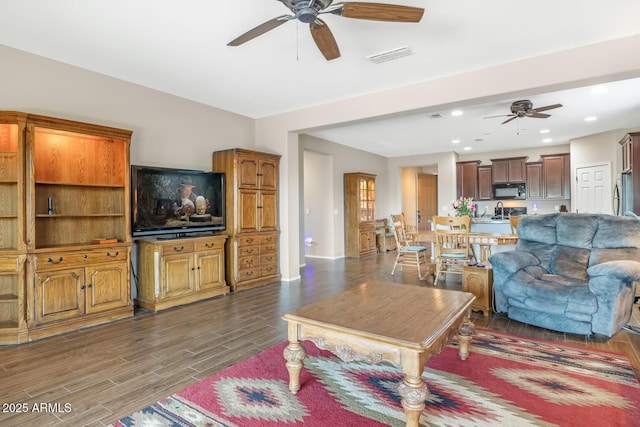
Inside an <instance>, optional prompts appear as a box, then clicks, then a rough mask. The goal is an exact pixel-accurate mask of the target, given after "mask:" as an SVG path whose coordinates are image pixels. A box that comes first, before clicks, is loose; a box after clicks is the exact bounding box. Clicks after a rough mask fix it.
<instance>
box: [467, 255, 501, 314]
mask: <svg viewBox="0 0 640 427" xmlns="http://www.w3.org/2000/svg"><path fill="white" fill-rule="evenodd" d="M462 291H463V292H471V293H472V294H473V295H475V296H476V299H475V301H473V304H471V309H472V310H476V311H481V312H482V314H483V315H484V316H488V315H490V314H491V312H492V311H493V309H492V304H493V270H492V269H491V268H481V267H476V266H464V267H463V270H462Z"/></svg>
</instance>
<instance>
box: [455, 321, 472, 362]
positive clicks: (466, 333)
mask: <svg viewBox="0 0 640 427" xmlns="http://www.w3.org/2000/svg"><path fill="white" fill-rule="evenodd" d="M475 333H476V327H475V325H474V324H473V322H471V320H470V319H469V317H467V318H466V319H464V321H463V322H462V324H461V325H460V328H459V329H458V346H459V347H460V350H459V354H460V359H462V360H467V357H469V343H470V342H471V336H472V335H473V334H475Z"/></svg>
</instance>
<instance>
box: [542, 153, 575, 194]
mask: <svg viewBox="0 0 640 427" xmlns="http://www.w3.org/2000/svg"><path fill="white" fill-rule="evenodd" d="M540 157H541V158H542V179H543V198H544V199H548V200H563V199H570V198H571V166H570V157H569V154H552V155H543V156H540Z"/></svg>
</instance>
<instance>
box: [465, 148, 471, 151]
mask: <svg viewBox="0 0 640 427" xmlns="http://www.w3.org/2000/svg"><path fill="white" fill-rule="evenodd" d="M463 150H464V151H469V150H471V147H464V148H463Z"/></svg>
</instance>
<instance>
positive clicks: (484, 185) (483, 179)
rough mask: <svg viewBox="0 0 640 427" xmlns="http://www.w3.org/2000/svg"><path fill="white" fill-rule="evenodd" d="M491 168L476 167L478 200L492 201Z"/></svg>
mask: <svg viewBox="0 0 640 427" xmlns="http://www.w3.org/2000/svg"><path fill="white" fill-rule="evenodd" d="M492 169H493V168H492V167H491V166H478V200H492V199H493V187H492V186H491V182H492V181H491V172H492Z"/></svg>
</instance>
